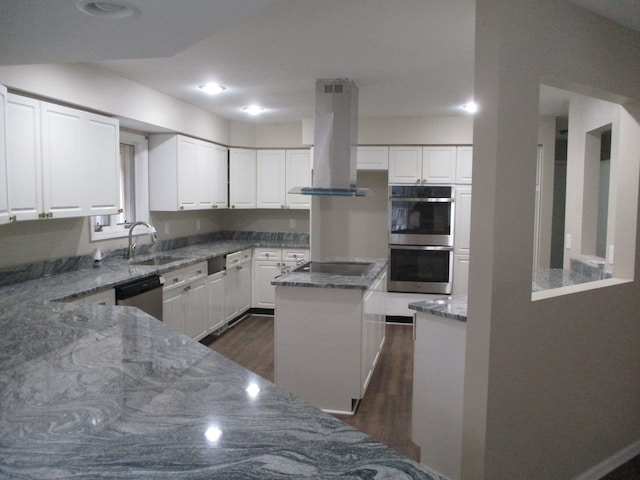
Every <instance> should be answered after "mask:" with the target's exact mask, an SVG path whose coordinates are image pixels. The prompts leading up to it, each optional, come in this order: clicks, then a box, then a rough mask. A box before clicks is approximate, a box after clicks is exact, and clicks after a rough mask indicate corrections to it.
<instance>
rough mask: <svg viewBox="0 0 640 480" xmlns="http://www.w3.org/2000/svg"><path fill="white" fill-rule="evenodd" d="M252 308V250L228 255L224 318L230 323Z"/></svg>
mask: <svg viewBox="0 0 640 480" xmlns="http://www.w3.org/2000/svg"><path fill="white" fill-rule="evenodd" d="M249 308H251V249H250V248H248V249H245V250H242V251H239V252H234V253H231V254H229V255H227V258H226V280H225V289H224V317H225V321H226V322H229V321H231V320H233V319H234V318H236V317H237V316H239V315H241V314H243V313H244V312H246V311H247V310H249Z"/></svg>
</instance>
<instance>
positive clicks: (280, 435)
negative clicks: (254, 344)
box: [0, 244, 443, 480]
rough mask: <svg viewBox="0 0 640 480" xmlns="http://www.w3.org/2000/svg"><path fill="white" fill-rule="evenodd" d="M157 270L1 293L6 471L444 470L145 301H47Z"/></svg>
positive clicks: (96, 474) (0, 451) (273, 473)
mask: <svg viewBox="0 0 640 480" xmlns="http://www.w3.org/2000/svg"><path fill="white" fill-rule="evenodd" d="M239 246H240V245H238V244H234V245H233V247H232V249H237V248H238V247H239ZM249 246H250V245H249ZM218 247H219V248H223V249H224V248H227V247H230V245H227V246H226V247H223V246H222V245H218V246H217V247H211V248H214V249H215V248H218ZM189 248H191V247H189ZM202 248H205V247H202ZM207 248H208V247H207ZM207 251H208V252H209V253H211V251H212V250H207ZM216 251H217V250H216ZM182 253H184V254H185V262H191V263H194V262H197V261H201V260H203V258H202V257H198V256H196V255H194V256H192V257H191V256H189V255H188V254H187V250H185V251H182ZM173 254H174V252H172V255H173ZM187 264H188V263H187ZM177 266H182V265H177ZM165 268H167V269H168V268H175V266H172V265H169V266H166V265H165V266H163V267H162V268H161V269H165ZM130 269H131V270H130ZM156 270H158V268H157V267H139V266H129V265H127V264H126V262H125V265H124V266H123V265H112V266H109V265H108V264H107V265H103V267H102V268H101V269H96V270H95V271H92V270H89V271H78V272H73V273H69V274H62V275H57V276H55V277H49V278H44V279H42V280H38V281H30V282H24V283H21V284H19V285H15V286H10V287H4V288H3V289H2V291H1V292H0V298H1V300H0V331H2V335H0V458H2V461H1V462H0V478H38V479H62V478H72V477H73V478H105V479H106V478H109V479H147V478H149V479H201V478H202V479H210V478H225V479H264V478H269V479H284V478H287V479H288V478H329V477H339V478H347V479H350V478H352V479H355V478H380V479H403V478H404V479H432V480H433V479H439V480H440V479H442V478H443V477H441V476H439V475H437V474H436V473H434V472H432V471H431V470H429V469H428V468H426V467H425V466H423V465H420V464H418V463H416V462H414V461H412V460H410V459H408V458H406V457H404V456H402V455H400V454H397V453H395V452H394V451H393V450H391V449H390V448H388V447H386V446H385V445H383V444H381V443H379V442H377V441H375V440H374V439H372V438H370V437H368V436H367V435H365V434H364V433H362V432H359V431H358V430H355V429H353V428H352V427H350V426H348V425H346V424H345V423H343V422H341V421H340V420H338V419H336V418H335V417H333V416H331V415H329V414H326V413H324V412H322V411H320V410H319V409H317V408H316V407H313V406H311V405H308V404H306V403H304V402H303V401H301V400H299V399H297V398H295V397H293V396H292V395H291V394H289V393H287V392H286V391H284V390H282V389H280V388H279V387H277V386H276V385H274V384H272V383H270V382H268V381H267V380H265V379H263V378H261V377H259V376H257V375H255V374H254V373H252V372H250V371H249V370H246V369H244V368H242V367H240V366H239V365H237V364H235V363H233V362H231V361H230V360H228V359H226V358H225V357H223V356H221V355H219V354H217V353H216V352H214V351H212V350H211V349H209V348H207V347H205V346H203V345H201V344H200V343H198V342H196V341H194V340H192V339H190V338H189V337H187V336H185V335H183V334H181V333H179V332H177V331H175V330H173V329H171V328H170V327H168V326H167V325H165V324H163V323H162V322H160V321H158V320H156V319H155V318H153V317H151V316H149V315H147V314H145V313H143V312H141V311H140V310H138V309H136V308H133V307H123V306H118V307H113V306H104V305H87V304H74V303H63V302H51V301H50V300H52V299H55V298H63V297H65V298H66V297H68V298H72V297H73V296H74V295H75V294H74V292H75V291H76V290H77V289H78V287H81V288H82V289H83V291H86V292H90V291H93V290H100V289H102V288H104V287H105V286H108V285H112V284H114V283H117V282H118V281H122V280H123V279H126V278H129V277H136V276H144V275H145V274H147V273H149V272H150V271H156Z"/></svg>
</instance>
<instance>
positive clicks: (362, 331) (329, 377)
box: [272, 258, 387, 414]
mask: <svg viewBox="0 0 640 480" xmlns="http://www.w3.org/2000/svg"><path fill="white" fill-rule="evenodd" d="M386 265H387V261H386V260H379V259H361V258H356V259H353V258H350V259H342V258H334V259H325V260H323V261H320V262H317V261H312V262H310V263H309V264H308V265H303V266H301V267H299V268H297V269H295V270H294V271H292V272H291V273H288V274H285V275H282V276H280V277H278V278H276V279H275V280H273V282H272V284H273V285H275V286H276V309H275V330H274V334H275V356H274V364H275V365H274V366H275V368H274V376H275V382H276V384H278V385H279V386H281V387H282V388H284V389H286V390H288V391H290V392H293V393H294V394H295V395H297V396H299V397H301V398H303V399H304V400H306V401H308V402H309V403H311V404H313V405H315V406H317V407H319V408H321V409H323V410H325V411H327V412H331V413H342V414H353V413H354V412H355V410H356V408H357V406H358V402H359V400H360V399H361V398H362V397H363V396H364V393H365V391H366V389H367V386H368V384H369V380H370V379H371V376H372V374H373V371H374V369H375V366H376V364H377V362H378V358H379V354H380V349H381V348H382V345H383V343H384V338H385V335H384V332H385V314H386V304H385V299H384V295H385V293H384V292H385V289H386V281H385V279H386ZM361 270H362V271H361Z"/></svg>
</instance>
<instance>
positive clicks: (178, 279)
mask: <svg viewBox="0 0 640 480" xmlns="http://www.w3.org/2000/svg"><path fill="white" fill-rule="evenodd" d="M206 276H207V262H200V263H196V264H195V265H189V266H188V267H182V268H176V269H175V270H171V271H169V272H167V273H165V274H164V279H165V283H164V288H163V291H165V292H167V291H169V290H172V289H174V288H177V287H179V286H182V285H184V284H186V283H189V282H193V281H194V280H198V279H199V278H204V277H206Z"/></svg>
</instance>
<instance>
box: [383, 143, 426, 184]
mask: <svg viewBox="0 0 640 480" xmlns="http://www.w3.org/2000/svg"><path fill="white" fill-rule="evenodd" d="M421 181H422V147H411V146H408V147H389V183H420V182H421Z"/></svg>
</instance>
